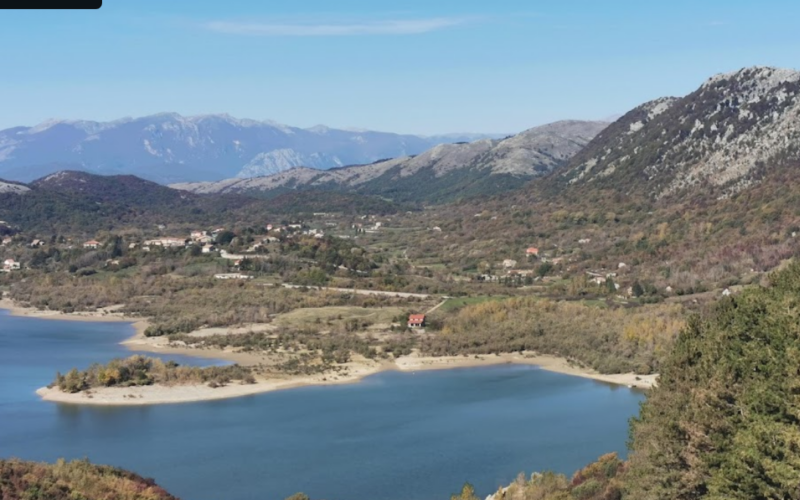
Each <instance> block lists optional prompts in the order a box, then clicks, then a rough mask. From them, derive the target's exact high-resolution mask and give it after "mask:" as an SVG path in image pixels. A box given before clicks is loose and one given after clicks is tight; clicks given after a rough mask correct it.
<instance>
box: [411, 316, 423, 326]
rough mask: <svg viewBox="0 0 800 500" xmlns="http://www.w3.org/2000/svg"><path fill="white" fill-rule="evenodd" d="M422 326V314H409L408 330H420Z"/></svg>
mask: <svg viewBox="0 0 800 500" xmlns="http://www.w3.org/2000/svg"><path fill="white" fill-rule="evenodd" d="M423 326H425V315H424V314H411V315H409V316H408V327H409V328H422V327H423Z"/></svg>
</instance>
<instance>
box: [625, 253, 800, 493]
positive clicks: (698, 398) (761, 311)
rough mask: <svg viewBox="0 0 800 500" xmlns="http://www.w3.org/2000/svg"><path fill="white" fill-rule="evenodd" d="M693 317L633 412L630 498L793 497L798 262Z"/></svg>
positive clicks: (798, 477)
mask: <svg viewBox="0 0 800 500" xmlns="http://www.w3.org/2000/svg"><path fill="white" fill-rule="evenodd" d="M770 281H771V283H772V285H771V286H770V287H769V288H751V289H748V290H746V291H745V292H743V293H742V294H740V295H738V296H732V297H728V298H725V299H722V300H721V301H720V302H719V303H718V304H717V305H716V307H715V308H714V309H713V310H712V311H710V312H709V313H708V314H706V315H704V316H695V317H693V318H692V319H691V320H690V322H689V324H688V326H687V327H686V328H685V329H684V330H683V332H681V334H680V335H679V337H678V339H677V341H676V344H675V347H674V348H673V350H672V352H671V354H670V355H669V357H668V358H667V360H666V361H665V362H664V363H663V366H662V368H661V376H660V378H659V382H658V386H657V387H656V388H654V389H652V390H651V392H650V394H649V395H648V398H647V401H646V402H645V404H644V405H642V408H641V413H640V415H639V416H638V417H637V418H635V419H633V420H632V425H631V440H630V448H631V453H630V463H629V470H628V472H627V473H626V476H625V483H626V486H625V489H626V496H625V498H628V499H637V500H638V499H661V498H669V499H676V500H695V499H700V498H708V499H715V500H717V499H719V500H721V499H732V500H745V499H756V498H757V499H797V498H800V493H799V492H800V398H798V396H797V395H798V393H800V372H798V366H800V335H798V333H800V327H799V326H798V325H799V324H798V321H797V311H798V310H800V264H799V263H794V264H792V265H791V266H789V268H787V269H786V270H785V271H782V272H780V273H776V274H773V275H772V276H770Z"/></svg>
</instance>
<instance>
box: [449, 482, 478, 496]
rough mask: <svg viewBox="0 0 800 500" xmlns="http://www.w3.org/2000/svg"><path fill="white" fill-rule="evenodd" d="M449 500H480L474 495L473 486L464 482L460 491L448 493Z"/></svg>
mask: <svg viewBox="0 0 800 500" xmlns="http://www.w3.org/2000/svg"><path fill="white" fill-rule="evenodd" d="M450 500H480V499H479V498H478V496H477V495H475V488H474V487H473V486H472V485H471V484H469V483H464V486H463V487H462V488H461V493H454V494H453V495H450Z"/></svg>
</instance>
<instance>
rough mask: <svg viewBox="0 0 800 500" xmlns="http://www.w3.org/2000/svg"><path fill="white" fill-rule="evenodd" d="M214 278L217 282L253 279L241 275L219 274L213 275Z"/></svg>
mask: <svg viewBox="0 0 800 500" xmlns="http://www.w3.org/2000/svg"><path fill="white" fill-rule="evenodd" d="M214 277H215V278H216V279H218V280H249V279H253V277H252V276H249V275H247V274H242V273H221V274H215V275H214Z"/></svg>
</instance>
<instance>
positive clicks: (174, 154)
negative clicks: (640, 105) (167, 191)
mask: <svg viewBox="0 0 800 500" xmlns="http://www.w3.org/2000/svg"><path fill="white" fill-rule="evenodd" d="M489 136H491V135H489ZM482 137H486V135H482V134H447V135H441V136H429V137H423V136H416V135H401V134H392V133H386V132H373V131H354V130H338V129H333V128H329V127H325V126H316V127H311V128H308V129H302V128H297V127H290V126H286V125H282V124H279V123H275V122H269V121H255V120H246V119H237V118H233V117H231V116H229V115H224V114H222V115H203V116H193V117H184V116H181V115H179V114H177V113H162V114H157V115H152V116H145V117H142V118H123V119H120V120H116V121H112V122H94V121H82V120H52V121H48V122H44V123H41V124H39V125H36V126H34V127H14V128H10V129H6V130H2V131H0V177H3V178H5V179H12V180H18V181H24V182H29V181H31V180H33V179H36V178H39V177H43V176H45V175H48V174H50V173H53V172H57V171H59V170H84V171H87V172H92V173H97V174H104V175H113V174H133V175H137V176H139V177H143V178H147V179H150V180H154V181H156V182H161V183H169V182H185V181H201V180H218V179H224V178H228V177H237V176H238V177H251V176H256V175H268V174H272V173H277V172H281V171H283V170H286V169H288V168H291V167H296V166H305V167H311V168H318V169H328V168H332V167H338V166H343V165H352V164H360V163H370V162H373V161H376V160H379V159H384V158H394V157H398V156H405V155H413V154H418V153H421V152H423V151H425V150H427V149H430V148H431V147H433V146H435V145H437V144H440V143H443V142H460V141H469V140H475V139H479V138H482Z"/></svg>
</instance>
